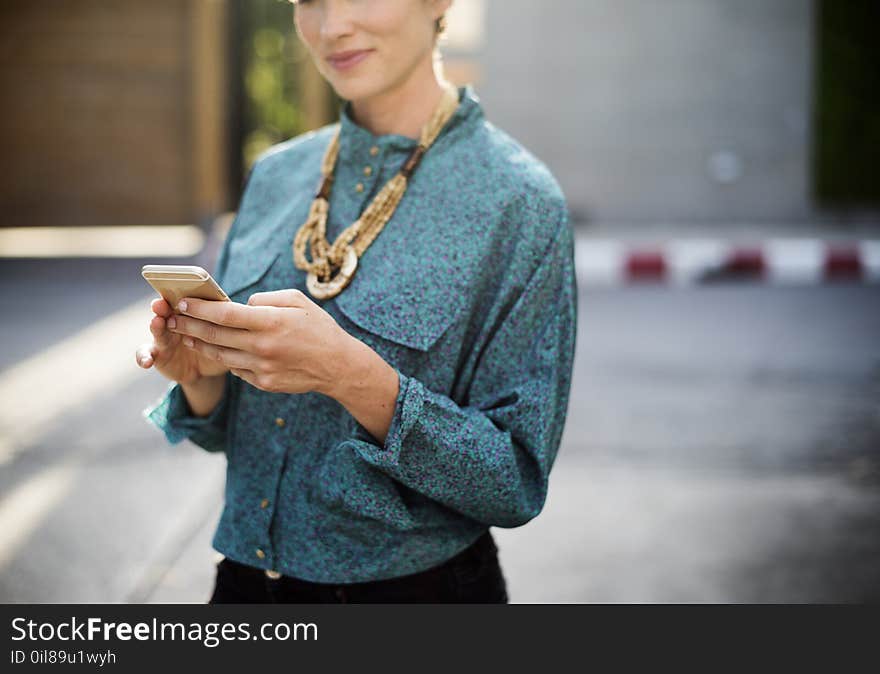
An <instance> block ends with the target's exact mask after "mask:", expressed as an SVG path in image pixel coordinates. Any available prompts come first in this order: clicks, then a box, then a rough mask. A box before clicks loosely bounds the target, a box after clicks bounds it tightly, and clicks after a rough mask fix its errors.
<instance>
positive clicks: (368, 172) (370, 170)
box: [364, 166, 373, 178]
mask: <svg viewBox="0 0 880 674" xmlns="http://www.w3.org/2000/svg"><path fill="white" fill-rule="evenodd" d="M364 175H365V176H367V177H368V178H369V177H370V176H371V175H373V167H372V166H364Z"/></svg>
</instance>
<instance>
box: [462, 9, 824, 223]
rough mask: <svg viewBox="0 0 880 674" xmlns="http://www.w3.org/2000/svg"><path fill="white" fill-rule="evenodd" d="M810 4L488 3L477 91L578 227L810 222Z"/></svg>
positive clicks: (812, 214) (813, 211)
mask: <svg viewBox="0 0 880 674" xmlns="http://www.w3.org/2000/svg"><path fill="white" fill-rule="evenodd" d="M813 21H814V19H813V2H812V1H811V0H771V1H768V0H663V1H662V2H658V1H657V0H552V1H551V2H533V1H530V0H489V2H488V17H487V21H486V36H485V44H484V48H483V53H482V56H481V60H482V65H483V68H484V71H485V76H484V79H483V81H482V82H481V84H480V88H479V92H480V93H481V98H482V101H483V103H484V106H485V108H486V111H487V115H488V116H489V117H490V119H492V120H493V121H494V122H495V123H497V124H498V125H499V126H500V127H502V128H504V129H506V130H508V131H509V132H510V133H511V134H512V135H513V136H515V137H516V138H518V139H519V140H520V141H522V142H523V143H524V144H525V145H526V146H527V147H528V148H529V149H531V150H532V151H534V152H535V153H536V154H537V155H538V156H539V157H541V158H542V159H544V160H545V161H546V162H547V163H548V165H549V166H550V167H551V169H552V170H553V171H554V173H555V174H556V175H557V177H558V178H559V179H560V182H561V183H562V186H563V189H564V190H565V191H566V194H567V196H568V198H569V201H570V203H571V207H572V210H573V212H574V215H575V217H580V218H584V219H589V220H596V221H608V222H613V221H626V222H685V223H687V222H695V223H705V222H721V221H724V222H731V221H732V222H738V221H749V222H758V223H761V222H772V223H785V222H789V221H791V222H804V221H810V220H813V219H817V218H820V217H821V215H820V213H818V212H817V210H816V209H815V208H814V207H813V205H812V203H811V196H810V164H811V136H812V128H811V127H812V122H811V105H812V103H811V99H812V92H811V82H812V72H813V63H812V58H813Z"/></svg>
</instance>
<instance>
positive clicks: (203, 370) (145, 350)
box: [135, 298, 229, 384]
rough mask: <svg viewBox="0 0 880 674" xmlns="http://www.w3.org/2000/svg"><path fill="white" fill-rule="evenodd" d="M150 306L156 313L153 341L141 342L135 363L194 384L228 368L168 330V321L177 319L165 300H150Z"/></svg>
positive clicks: (164, 375) (151, 322)
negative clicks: (192, 347) (187, 345)
mask: <svg viewBox="0 0 880 674" xmlns="http://www.w3.org/2000/svg"><path fill="white" fill-rule="evenodd" d="M150 308H151V309H152V310H153V313H154V314H155V315H154V316H153V320H152V321H150V332H151V333H152V334H153V343H152V344H144V345H142V346H141V347H140V348H139V349H138V350H137V353H136V355H135V359H136V360H137V363H138V365H140V366H141V367H142V368H144V369H145V370H146V369H149V368H151V367H153V366H155V367H156V370H158V371H159V373H160V374H161V375H162V376H163V377H166V378H167V379H170V380H171V381H176V382H178V383H180V384H195V383H197V382H198V381H200V380H201V379H202V378H204V377H213V376H218V375H222V374H226V372H228V370H229V368H227V367H226V366H225V365H223V363H220V362H217V361H216V360H212V359H210V358H206V357H205V356H203V355H201V354H200V353H199V352H198V351H195V350H193V349H190V348H186V347H185V346H184V345H183V339H182V337H181V335H179V334H175V333H174V332H172V331H171V330H170V324H172V323H174V322H175V321H177V320H179V319H180V316H177V315H175V314H174V311H173V310H172V308H171V306H170V305H169V304H168V302H166V301H165V300H163V299H161V298H157V299H155V300H153V302H152V303H151V305H150Z"/></svg>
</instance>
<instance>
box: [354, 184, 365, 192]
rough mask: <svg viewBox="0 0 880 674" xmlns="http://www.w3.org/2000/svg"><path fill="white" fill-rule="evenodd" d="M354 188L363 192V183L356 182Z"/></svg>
mask: <svg viewBox="0 0 880 674" xmlns="http://www.w3.org/2000/svg"><path fill="white" fill-rule="evenodd" d="M354 189H355V190H356V191H358V192H363V191H364V184H363V183H358V184H357V185H355V186H354Z"/></svg>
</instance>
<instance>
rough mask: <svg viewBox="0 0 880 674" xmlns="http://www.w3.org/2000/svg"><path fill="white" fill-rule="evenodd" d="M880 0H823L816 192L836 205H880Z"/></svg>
mask: <svg viewBox="0 0 880 674" xmlns="http://www.w3.org/2000/svg"><path fill="white" fill-rule="evenodd" d="M878 26H880V2H877V0H846V1H845V2H841V1H840V0H820V2H819V5H818V15H817V27H818V50H817V53H818V58H817V61H816V70H817V72H816V92H817V96H816V151H815V171H814V191H815V194H816V197H817V199H818V200H819V202H820V203H822V204H824V205H827V206H835V207H871V206H878V205H880V48H878V43H877V37H876V32H877V27H878Z"/></svg>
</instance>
